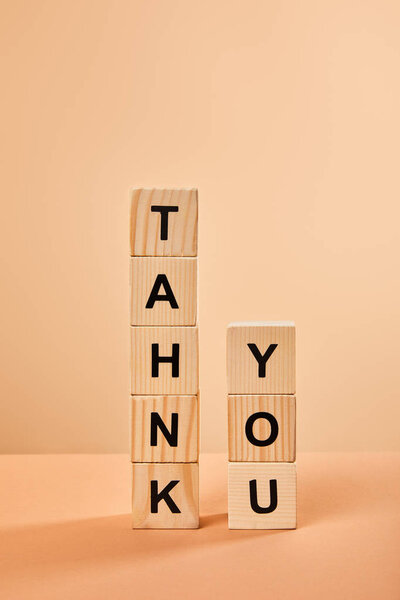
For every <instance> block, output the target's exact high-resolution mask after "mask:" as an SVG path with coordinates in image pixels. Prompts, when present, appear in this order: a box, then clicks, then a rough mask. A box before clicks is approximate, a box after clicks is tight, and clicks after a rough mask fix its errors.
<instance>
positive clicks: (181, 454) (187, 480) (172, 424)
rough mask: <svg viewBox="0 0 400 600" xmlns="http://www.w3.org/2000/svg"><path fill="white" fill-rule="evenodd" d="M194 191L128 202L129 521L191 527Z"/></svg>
mask: <svg viewBox="0 0 400 600" xmlns="http://www.w3.org/2000/svg"><path fill="white" fill-rule="evenodd" d="M197 215H198V208H197V190H175V189H174V190H172V189H163V190H155V189H152V190H151V189H150V190H149V189H138V190H134V192H133V196H132V206H131V322H130V324H131V401H132V412H131V418H132V434H131V439H132V444H131V461H132V468H133V476H132V526H133V528H134V529H143V528H154V529H160V528H162V529H164V528H166V529H175V528H176V529H181V528H184V529H191V528H197V527H198V525H199V500H198V467H199V465H198V444H199V389H198V329H197V221H198V217H197Z"/></svg>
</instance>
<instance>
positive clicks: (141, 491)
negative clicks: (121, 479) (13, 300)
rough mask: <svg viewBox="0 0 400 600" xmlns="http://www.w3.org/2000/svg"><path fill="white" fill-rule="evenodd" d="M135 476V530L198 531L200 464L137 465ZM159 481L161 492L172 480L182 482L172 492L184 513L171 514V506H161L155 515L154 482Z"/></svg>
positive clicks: (133, 509) (173, 497) (133, 488)
mask: <svg viewBox="0 0 400 600" xmlns="http://www.w3.org/2000/svg"><path fill="white" fill-rule="evenodd" d="M132 467H133V477H132V527H133V529H197V527H198V526H199V465H198V463H186V464H171V463H166V464H155V463H152V464H148V463H134V464H133V465H132ZM152 480H154V481H157V482H158V483H157V485H158V492H161V491H162V490H163V489H164V488H165V487H166V486H167V485H168V484H169V483H170V482H171V481H178V482H179V483H177V484H176V485H175V486H174V487H173V488H172V489H171V491H170V492H169V495H170V497H171V498H172V500H173V502H174V503H175V504H176V506H177V507H178V508H179V510H180V511H181V512H180V513H173V512H171V510H170V508H169V507H168V505H167V503H166V502H165V501H164V500H161V501H160V502H159V503H158V506H157V508H158V512H157V513H152V512H151V486H150V482H151V481H152Z"/></svg>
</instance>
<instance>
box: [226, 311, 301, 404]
mask: <svg viewBox="0 0 400 600" xmlns="http://www.w3.org/2000/svg"><path fill="white" fill-rule="evenodd" d="M227 371H228V393H229V394H294V393H295V392H296V381H295V327H294V323H293V322H292V321H269V322H268V321H267V322H246V323H231V324H230V325H229V326H228V334H227Z"/></svg>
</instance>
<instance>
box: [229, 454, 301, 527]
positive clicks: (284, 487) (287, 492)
mask: <svg viewBox="0 0 400 600" xmlns="http://www.w3.org/2000/svg"><path fill="white" fill-rule="evenodd" d="M228 506H229V508H228V521H229V529H295V528H296V464H295V463H253V462H240V463H236V462H231V463H229V467H228Z"/></svg>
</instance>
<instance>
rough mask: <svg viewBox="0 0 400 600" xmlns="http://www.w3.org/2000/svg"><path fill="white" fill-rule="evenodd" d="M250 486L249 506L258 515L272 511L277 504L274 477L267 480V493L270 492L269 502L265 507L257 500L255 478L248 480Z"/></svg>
mask: <svg viewBox="0 0 400 600" xmlns="http://www.w3.org/2000/svg"><path fill="white" fill-rule="evenodd" d="M249 487H250V504H251V508H252V509H253V510H254V512H255V513H258V514H259V515H265V514H267V513H272V512H274V510H275V509H276V507H277V506H278V490H277V486H276V479H270V480H269V494H270V498H271V499H270V504H269V506H268V507H267V508H264V507H263V506H260V505H259V504H258V500H257V480H256V479H252V480H251V481H249Z"/></svg>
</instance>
